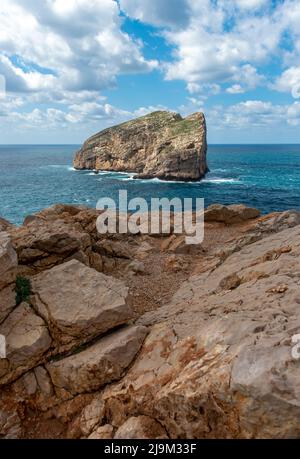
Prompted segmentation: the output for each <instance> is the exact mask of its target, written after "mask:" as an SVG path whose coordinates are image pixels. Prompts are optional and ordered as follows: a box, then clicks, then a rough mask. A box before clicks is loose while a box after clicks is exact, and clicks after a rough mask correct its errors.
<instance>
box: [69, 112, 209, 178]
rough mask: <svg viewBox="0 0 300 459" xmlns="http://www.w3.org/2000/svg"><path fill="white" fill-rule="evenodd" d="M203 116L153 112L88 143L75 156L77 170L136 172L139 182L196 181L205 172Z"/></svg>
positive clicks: (97, 136) (204, 125)
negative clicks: (147, 179) (155, 178)
mask: <svg viewBox="0 0 300 459" xmlns="http://www.w3.org/2000/svg"><path fill="white" fill-rule="evenodd" d="M206 150H207V144H206V124H205V118H204V115H203V114H202V113H195V114H194V115H191V116H189V117H187V118H185V119H183V118H182V117H181V116H180V115H179V114H176V113H170V112H154V113H151V114H150V115H146V116H143V117H141V118H138V119H136V120H132V121H128V122H127V123H123V124H121V125H119V126H115V127H112V128H109V129H105V130H104V131H102V132H99V133H98V134H96V135H94V136H93V137H91V138H90V139H88V140H87V141H86V142H85V144H84V145H83V147H82V149H81V150H80V151H79V152H78V153H77V154H76V156H75V159H74V167H75V168H76V169H95V170H105V171H127V172H135V173H136V174H137V177H138V178H153V177H157V178H160V179H165V180H199V179H201V178H202V177H204V175H205V174H206V172H207V171H208V167H207V164H206Z"/></svg>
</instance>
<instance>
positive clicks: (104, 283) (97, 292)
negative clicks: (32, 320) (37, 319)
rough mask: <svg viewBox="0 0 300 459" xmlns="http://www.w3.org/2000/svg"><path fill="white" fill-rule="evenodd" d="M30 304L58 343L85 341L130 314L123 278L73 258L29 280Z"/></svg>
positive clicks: (121, 321) (122, 321) (123, 319)
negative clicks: (30, 290)
mask: <svg viewBox="0 0 300 459" xmlns="http://www.w3.org/2000/svg"><path fill="white" fill-rule="evenodd" d="M32 293H33V295H32V299H31V301H32V304H33V306H34V308H35V310H36V311H37V312H38V314H39V315H40V316H42V317H43V318H44V320H45V321H46V322H47V324H48V327H49V330H50V331H51V335H52V336H53V338H54V339H55V341H56V342H57V343H58V344H69V343H72V342H76V341H78V340H80V342H81V343H82V342H84V341H86V340H90V339H92V338H94V337H95V336H99V335H101V334H103V333H105V332H107V331H108V330H111V329H112V328H115V327H117V326H118V325H122V324H124V323H126V322H127V321H128V320H129V319H131V318H132V311H131V309H130V307H129V306H128V305H127V304H126V297H127V293H128V289H127V288H126V286H125V285H124V283H123V282H122V281H118V280H117V279H114V278H112V277H108V276H106V275H104V274H102V273H98V272H97V271H95V270H94V269H91V268H88V267H86V266H85V265H83V264H82V263H80V262H79V261H76V260H72V261H69V262H67V263H63V264H62V265H59V266H56V267H55V268H52V269H51V270H49V271H45V272H43V273H41V274H39V275H37V276H36V277H34V278H33V280H32Z"/></svg>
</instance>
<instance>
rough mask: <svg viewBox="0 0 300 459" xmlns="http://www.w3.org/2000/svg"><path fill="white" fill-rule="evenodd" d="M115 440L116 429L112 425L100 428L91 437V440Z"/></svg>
mask: <svg viewBox="0 0 300 459" xmlns="http://www.w3.org/2000/svg"><path fill="white" fill-rule="evenodd" d="M113 438H114V428H113V426H111V425H110V424H105V425H104V426H101V427H98V428H97V429H95V430H94V432H92V433H91V435H89V437H88V439H89V440H111V439H113Z"/></svg>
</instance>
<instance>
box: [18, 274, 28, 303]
mask: <svg viewBox="0 0 300 459" xmlns="http://www.w3.org/2000/svg"><path fill="white" fill-rule="evenodd" d="M30 295H31V283H30V280H29V279H27V278H26V277H23V276H17V279H16V305H17V306H18V305H19V304H21V303H23V301H27V302H28V301H29V298H30Z"/></svg>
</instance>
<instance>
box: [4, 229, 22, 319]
mask: <svg viewBox="0 0 300 459" xmlns="http://www.w3.org/2000/svg"><path fill="white" fill-rule="evenodd" d="M17 265H18V259H17V254H16V252H15V250H14V248H13V246H12V243H11V239H10V236H9V234H8V233H6V232H0V323H1V322H2V321H3V320H4V319H5V318H6V317H7V316H8V314H9V313H10V312H11V311H12V310H13V308H14V307H15V296H16V294H15V292H14V287H15V280H16V273H17Z"/></svg>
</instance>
